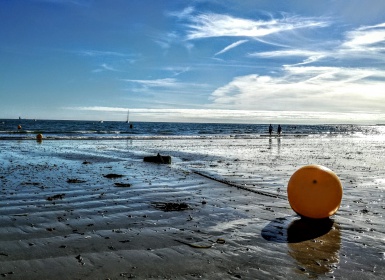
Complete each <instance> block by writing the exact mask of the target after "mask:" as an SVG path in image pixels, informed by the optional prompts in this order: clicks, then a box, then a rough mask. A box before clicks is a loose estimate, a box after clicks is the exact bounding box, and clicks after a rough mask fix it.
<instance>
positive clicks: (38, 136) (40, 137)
mask: <svg viewBox="0 0 385 280" xmlns="http://www.w3.org/2000/svg"><path fill="white" fill-rule="evenodd" d="M36 140H37V141H42V140H43V134H41V133H39V134H38V135H36Z"/></svg>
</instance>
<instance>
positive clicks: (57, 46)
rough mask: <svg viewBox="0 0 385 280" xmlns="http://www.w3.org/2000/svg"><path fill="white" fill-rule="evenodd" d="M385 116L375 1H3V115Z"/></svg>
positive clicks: (383, 43) (382, 35) (381, 33)
mask: <svg viewBox="0 0 385 280" xmlns="http://www.w3.org/2000/svg"><path fill="white" fill-rule="evenodd" d="M128 110H129V112H130V121H167V122H221V123H225V122H230V123H281V124H317V123H320V124H321V123H357V124H378V123H385V1H383V0H365V1H362V0H323V1H319V0H306V1H303V0H242V1H239V0H191V1H182V0H163V1H159V0H0V119H1V118H2V119H7V118H18V117H19V116H20V117H22V118H32V119H71V120H104V121H120V120H125V119H126V116H127V111H128Z"/></svg>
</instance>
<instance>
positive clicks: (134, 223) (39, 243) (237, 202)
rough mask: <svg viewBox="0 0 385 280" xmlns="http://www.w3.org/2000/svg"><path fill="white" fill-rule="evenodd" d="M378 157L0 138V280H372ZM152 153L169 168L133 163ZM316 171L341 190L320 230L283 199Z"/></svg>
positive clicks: (378, 263)
mask: <svg viewBox="0 0 385 280" xmlns="http://www.w3.org/2000/svg"><path fill="white" fill-rule="evenodd" d="M384 148H385V144H384V141H383V139H380V138H378V139H377V138H347V137H338V138H333V137H327V138H309V137H304V138H282V139H280V138H266V139H264V138H263V139H168V140H127V141H125V140H116V141H43V142H42V143H41V144H39V143H36V142H35V141H10V142H7V141H0V183H1V200H0V276H2V277H5V278H6V279H128V278H137V279H151V278H160V279H197V278H201V279H239V278H241V279H309V278H320V279H323V278H325V279H326V278H335V279H383V278H384V276H385V266H384V263H385V234H384V233H385V228H384V219H383V214H384V212H385V210H384V208H385V205H384V197H383V195H384V190H385V177H384V175H383V174H384V155H383V151H384ZM158 152H160V153H161V154H165V155H171V156H172V159H173V163H172V164H171V165H157V164H152V163H145V162H143V157H144V156H147V155H154V154H156V153H158ZM313 163H317V164H323V165H325V166H327V167H329V168H331V169H332V170H333V171H334V172H335V173H336V174H337V175H338V176H339V177H340V179H341V182H342V184H343V187H344V197H343V201H342V205H341V208H340V210H339V211H338V212H337V214H336V215H335V216H333V217H332V218H331V219H330V220H328V221H326V222H323V223H309V222H306V221H303V220H301V219H300V218H299V217H298V216H296V215H295V213H294V212H293V211H292V210H291V209H290V206H289V203H288V201H287V194H286V185H287V181H288V179H289V178H290V175H291V174H292V173H293V172H294V171H295V170H296V169H297V168H299V167H300V166H302V165H305V164H313ZM108 174H117V175H123V177H118V178H106V177H104V175H108ZM115 183H118V184H115ZM237 186H239V187H241V188H237ZM165 203H178V204H173V205H171V204H165ZM178 205H179V206H180V208H179V209H173V208H172V206H178ZM162 206H169V208H168V209H161V208H162ZM164 210H180V211H164Z"/></svg>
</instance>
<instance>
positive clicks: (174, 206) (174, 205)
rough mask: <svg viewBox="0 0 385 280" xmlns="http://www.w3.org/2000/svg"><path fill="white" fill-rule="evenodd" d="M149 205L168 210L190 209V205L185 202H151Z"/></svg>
mask: <svg viewBox="0 0 385 280" xmlns="http://www.w3.org/2000/svg"><path fill="white" fill-rule="evenodd" d="M151 205H152V206H153V207H155V208H156V209H159V210H162V211H165V212H168V211H184V210H190V209H191V207H190V206H189V205H188V204H187V203H185V202H181V203H178V202H151Z"/></svg>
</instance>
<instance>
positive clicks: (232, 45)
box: [214, 40, 248, 56]
mask: <svg viewBox="0 0 385 280" xmlns="http://www.w3.org/2000/svg"><path fill="white" fill-rule="evenodd" d="M246 42H248V40H239V41H237V42H235V43H232V44H231V45H229V46H227V47H226V48H224V49H223V50H221V51H219V52H217V53H216V54H215V55H214V56H216V55H220V54H223V53H225V52H228V51H229V50H231V49H233V48H235V47H238V46H239V45H242V44H244V43H246Z"/></svg>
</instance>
